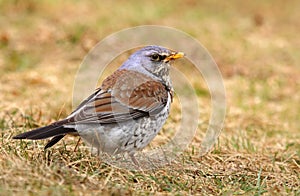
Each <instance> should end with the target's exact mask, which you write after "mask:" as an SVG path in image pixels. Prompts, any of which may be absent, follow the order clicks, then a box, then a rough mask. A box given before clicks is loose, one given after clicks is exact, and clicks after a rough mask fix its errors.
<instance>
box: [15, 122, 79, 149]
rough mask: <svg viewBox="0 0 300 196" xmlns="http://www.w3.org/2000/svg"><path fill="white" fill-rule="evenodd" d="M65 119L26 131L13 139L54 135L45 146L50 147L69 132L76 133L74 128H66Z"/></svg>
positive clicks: (44, 137)
mask: <svg viewBox="0 0 300 196" xmlns="http://www.w3.org/2000/svg"><path fill="white" fill-rule="evenodd" d="M63 124H64V123H63V121H59V122H56V123H53V124H51V125H48V126H45V127H41V128H37V129H34V130H32V131H28V132H25V133H21V134H19V135H16V136H14V137H13V139H31V140H41V139H46V138H49V137H53V138H52V139H51V140H50V142H49V143H48V144H47V145H46V146H45V149H46V148H49V147H51V146H53V145H54V144H56V143H57V142H58V141H60V140H61V139H62V138H63V137H64V136H65V135H66V134H68V133H76V132H77V131H76V130H75V129H73V128H65V127H64V126H63Z"/></svg>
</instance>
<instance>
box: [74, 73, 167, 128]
mask: <svg viewBox="0 0 300 196" xmlns="http://www.w3.org/2000/svg"><path fill="white" fill-rule="evenodd" d="M100 89H101V90H100V91H98V93H97V94H96V95H95V96H93V97H91V98H90V99H89V100H86V101H85V105H83V106H81V107H79V108H78V111H75V112H74V115H73V117H72V120H71V121H72V122H76V123H87V124H89V123H100V124H105V123H116V122H123V121H127V120H132V119H137V118H140V117H144V116H151V115H154V114H157V113H158V112H160V111H161V110H162V109H163V108H164V107H165V106H166V104H167V102H168V96H169V91H168V89H167V88H166V87H165V86H164V85H163V84H162V83H160V82H158V81H154V80H153V79H151V78H149V77H147V76H145V75H144V74H141V73H138V72H134V71H127V70H119V71H116V72H115V73H114V74H113V75H111V76H110V77H108V78H107V79H106V80H104V81H103V84H102V86H101V87H100Z"/></svg>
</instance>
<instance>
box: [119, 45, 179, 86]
mask: <svg viewBox="0 0 300 196" xmlns="http://www.w3.org/2000/svg"><path fill="white" fill-rule="evenodd" d="M183 56H184V53H182V52H175V51H173V50H170V49H167V48H164V47H161V46H146V47H144V48H142V49H140V50H138V51H136V52H135V53H133V54H132V55H131V56H130V57H129V58H128V60H127V61H126V62H125V63H124V64H123V65H122V66H121V67H120V69H127V70H133V71H138V72H141V73H144V74H146V75H148V76H150V77H153V78H156V79H159V80H162V81H165V80H168V79H169V69H170V63H171V62H172V61H173V60H175V59H179V58H181V57H183Z"/></svg>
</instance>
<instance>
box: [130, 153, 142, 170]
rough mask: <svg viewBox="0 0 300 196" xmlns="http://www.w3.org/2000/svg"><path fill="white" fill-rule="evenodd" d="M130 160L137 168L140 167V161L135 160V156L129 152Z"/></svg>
mask: <svg viewBox="0 0 300 196" xmlns="http://www.w3.org/2000/svg"><path fill="white" fill-rule="evenodd" d="M129 156H130V158H131V160H132V162H133V163H134V165H135V166H136V167H137V168H138V169H141V167H140V163H139V162H138V160H136V158H135V156H134V153H130V154H129Z"/></svg>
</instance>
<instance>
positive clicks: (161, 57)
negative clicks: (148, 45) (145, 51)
mask: <svg viewBox="0 0 300 196" xmlns="http://www.w3.org/2000/svg"><path fill="white" fill-rule="evenodd" d="M166 57H167V56H166V55H159V54H157V53H154V54H152V55H151V56H150V58H151V60H152V61H162V60H164V59H165V58H166Z"/></svg>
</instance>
